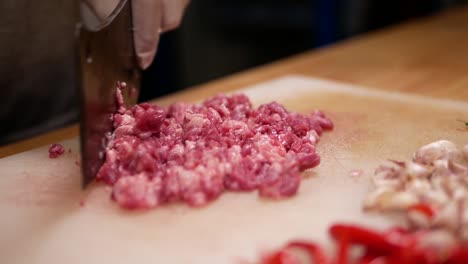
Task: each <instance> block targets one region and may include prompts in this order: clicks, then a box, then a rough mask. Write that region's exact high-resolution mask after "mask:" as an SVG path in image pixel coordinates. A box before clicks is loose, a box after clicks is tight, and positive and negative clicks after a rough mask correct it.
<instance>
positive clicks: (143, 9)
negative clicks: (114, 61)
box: [81, 0, 190, 69]
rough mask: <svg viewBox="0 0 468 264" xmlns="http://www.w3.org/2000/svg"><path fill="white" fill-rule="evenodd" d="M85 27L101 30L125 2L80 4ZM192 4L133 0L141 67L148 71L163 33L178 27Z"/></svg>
mask: <svg viewBox="0 0 468 264" xmlns="http://www.w3.org/2000/svg"><path fill="white" fill-rule="evenodd" d="M81 1H82V4H81V10H82V18H83V22H84V24H85V25H86V26H87V27H88V28H91V29H93V28H94V29H97V28H99V26H100V24H104V23H105V22H106V21H109V19H112V17H110V16H111V15H112V11H114V10H115V9H116V8H117V7H118V6H120V5H121V4H122V3H124V2H125V1H126V0H81ZM189 2H190V0H131V3H132V13H133V14H132V15H133V26H134V42H135V52H136V56H137V58H138V64H139V65H140V67H141V68H143V69H146V68H148V67H149V66H150V65H151V62H152V61H153V59H154V56H155V55H156V50H157V47H158V43H159V36H160V34H161V33H164V32H166V31H169V30H172V29H175V28H177V27H178V26H179V24H180V22H181V20H182V17H183V14H184V11H185V9H186V7H187V6H188V4H189Z"/></svg>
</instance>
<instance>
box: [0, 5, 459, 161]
mask: <svg viewBox="0 0 468 264" xmlns="http://www.w3.org/2000/svg"><path fill="white" fill-rule="evenodd" d="M467 47H468V6H465V7H462V8H457V9H453V10H449V11H446V12H443V13H440V14H437V15H434V16H430V17H426V18H423V19H420V20H417V21H411V22H408V23H404V24H401V25H396V26H394V27H391V28H387V29H383V30H380V31H377V32H372V33H370V34H366V35H362V36H358V37H355V38H352V39H349V40H346V41H344V42H341V43H337V44H334V45H331V46H328V47H325V48H321V49H316V50H311V51H309V52H306V53H303V54H299V55H296V56H293V57H291V58H287V59H284V60H281V61H277V62H274V63H271V64H268V65H264V66H261V67H257V68H254V69H251V70H248V71H245V72H241V73H237V74H234V75H231V76H227V77H224V78H221V79H218V80H214V81H211V82H208V83H206V84H202V85H198V86H195V87H191V88H189V89H187V90H185V91H182V92H179V93H176V94H173V95H170V96H167V97H163V98H159V99H157V100H155V101H154V102H156V103H160V104H169V103H171V102H175V101H194V100H199V99H202V98H206V97H209V96H212V95H214V94H216V93H221V92H227V91H232V90H236V89H240V88H241V87H245V86H247V85H252V84H255V83H259V82H262V81H265V80H269V79H272V78H275V77H278V76H282V75H286V74H302V75H306V76H311V77H320V78H327V79H331V80H338V81H344V82H347V83H351V84H359V85H364V86H367V87H370V88H372V89H380V90H388V91H398V92H403V93H409V94H419V95H424V96H429V97H436V98H446V99H457V100H464V101H468V74H467V69H468V48H467ZM208 55H209V54H207V56H208ZM76 135H78V126H77V125H74V126H72V127H68V128H65V129H59V130H56V131H53V132H50V133H48V134H45V135H41V136H39V137H35V138H32V139H28V140H25V141H22V142H18V143H14V144H11V145H9V146H4V147H0V157H5V156H8V155H11V154H15V153H18V152H22V151H25V150H29V149H33V148H36V147H39V146H42V145H45V144H51V143H54V142H57V141H60V140H63V139H67V138H71V137H75V136H76Z"/></svg>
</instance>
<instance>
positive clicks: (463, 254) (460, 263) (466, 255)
mask: <svg viewBox="0 0 468 264" xmlns="http://www.w3.org/2000/svg"><path fill="white" fill-rule="evenodd" d="M466 263H468V246H466V245H465V246H460V247H457V248H456V249H455V250H454V251H453V253H452V254H451V255H450V257H449V258H448V259H447V261H445V263H444V264H466Z"/></svg>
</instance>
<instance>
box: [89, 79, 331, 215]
mask: <svg viewBox="0 0 468 264" xmlns="http://www.w3.org/2000/svg"><path fill="white" fill-rule="evenodd" d="M122 86H123V85H122ZM123 87H124V86H123ZM121 88H122V87H121V85H120V84H119V85H118V87H117V89H116V99H117V102H118V107H117V109H118V110H117V112H116V113H115V114H114V115H113V124H114V131H113V133H112V135H111V136H110V140H109V143H108V145H107V149H106V155H105V162H104V164H103V165H102V167H101V168H100V170H99V172H98V174H97V179H98V180H100V181H103V182H105V183H107V184H109V185H112V186H113V192H112V197H113V199H114V200H115V201H116V202H117V203H118V204H119V205H121V206H122V207H125V208H129V209H141V208H152V207H156V206H158V205H161V204H164V203H168V202H172V201H183V202H186V203H187V204H189V205H190V206H201V205H205V204H207V203H208V202H209V201H211V200H214V199H216V198H217V197H219V195H221V193H222V192H223V191H224V190H233V191H252V190H259V193H260V195H261V196H264V197H269V198H275V199H278V198H283V197H289V196H292V195H294V194H295V193H296V192H297V190H298V188H299V185H300V182H301V172H302V171H304V170H306V169H309V168H313V167H315V166H317V165H318V164H319V163H320V157H319V156H318V154H317V153H316V151H315V145H316V143H317V142H318V140H319V137H320V135H321V134H322V132H323V130H328V129H332V127H333V123H332V121H331V120H330V119H328V118H327V117H325V115H324V114H323V113H322V112H320V111H315V112H313V113H311V114H309V115H302V114H299V113H291V112H288V111H287V110H286V109H285V108H284V107H283V106H282V105H280V104H278V103H276V102H272V103H269V104H265V105H262V106H260V107H259V108H257V109H255V108H254V107H253V106H252V103H251V102H250V100H249V98H248V97H247V96H245V95H243V94H238V95H233V96H225V95H219V96H216V97H214V98H211V99H209V100H206V101H205V102H203V103H202V104H199V105H196V104H187V103H175V104H172V105H170V106H169V107H166V108H163V107H160V106H157V105H152V104H149V103H142V104H139V105H135V106H133V107H131V108H129V109H127V108H126V107H125V105H124V104H123V99H122V95H121Z"/></svg>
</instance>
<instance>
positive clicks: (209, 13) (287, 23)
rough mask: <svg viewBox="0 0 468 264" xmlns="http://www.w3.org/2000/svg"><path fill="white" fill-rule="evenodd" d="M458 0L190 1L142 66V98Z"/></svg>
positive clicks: (459, 1) (430, 11)
mask: <svg viewBox="0 0 468 264" xmlns="http://www.w3.org/2000/svg"><path fill="white" fill-rule="evenodd" d="M466 2H468V1H466V0H378V1H377V0H374V1H371V0H289V1H279V0H203V1H200V0H198V1H197V0H192V2H191V4H190V7H189V9H188V10H187V13H186V15H185V17H184V20H183V24H182V26H181V27H180V28H179V29H178V30H176V31H174V32H170V33H167V34H165V35H164V36H163V37H162V40H161V43H160V48H159V51H158V55H157V58H156V60H155V61H154V63H153V65H152V66H151V67H150V68H149V69H148V70H147V71H146V72H145V73H144V75H143V84H142V93H141V97H140V99H141V100H142V101H146V100H150V99H153V98H155V97H158V96H162V95H166V94H168V93H172V92H176V91H178V90H181V89H182V88H184V87H190V86H193V85H196V84H200V83H204V82H207V81H209V80H212V79H215V78H218V77H221V76H225V75H228V74H232V73H235V72H238V71H242V70H245V69H248V68H251V67H255V66H257V65H261V64H265V63H268V62H271V61H275V60H278V59H281V58H284V57H287V56H291V55H294V54H297V53H300V52H303V51H307V50H310V49H314V48H317V47H321V46H324V45H328V44H332V43H334V42H337V41H340V40H344V39H346V38H350V37H353V36H355V35H358V34H363V33H366V32H369V31H373V30H377V29H381V28H384V27H388V26H391V25H393V24H396V23H401V22H404V21H407V20H411V19H414V18H418V17H422V16H427V15H431V14H434V13H437V12H440V11H442V10H444V9H447V8H452V7H456V6H457V5H459V4H462V3H466Z"/></svg>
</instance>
